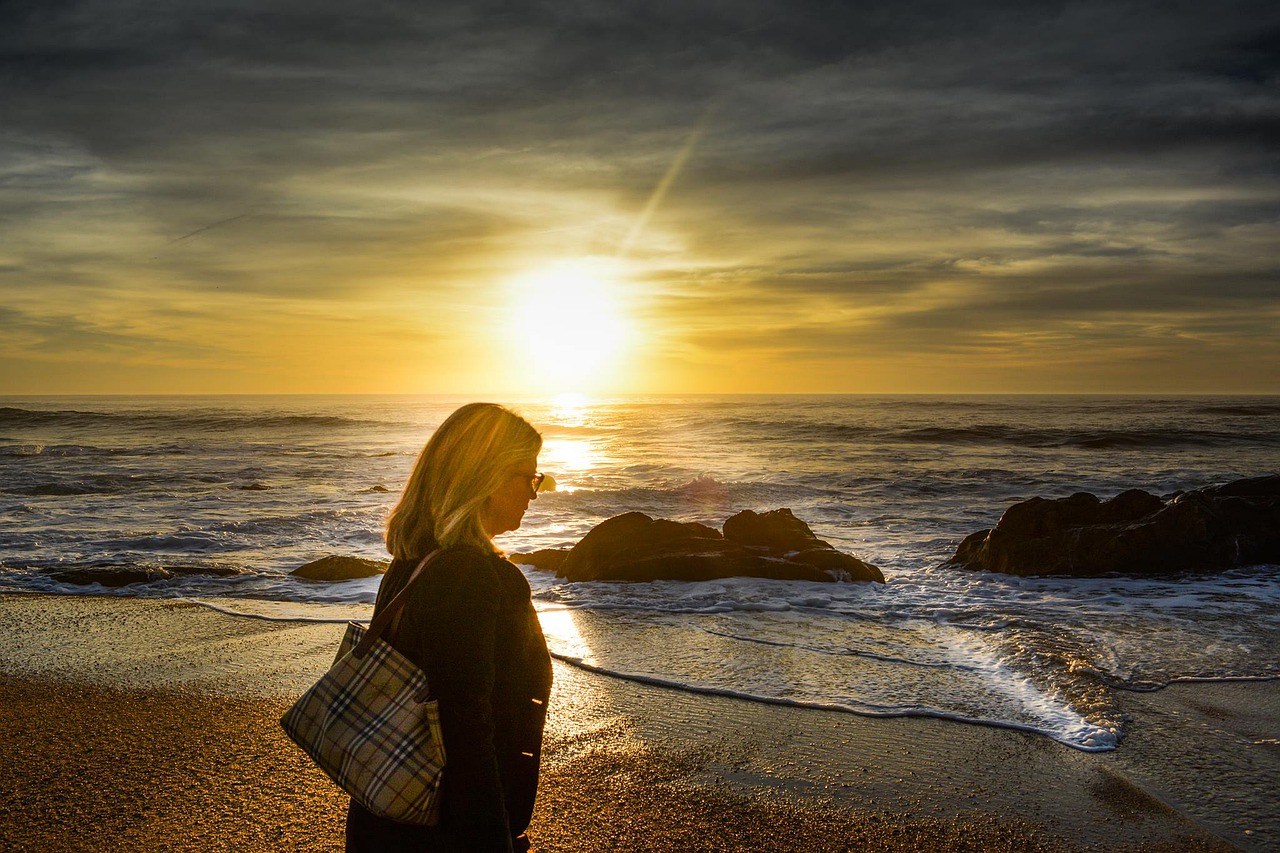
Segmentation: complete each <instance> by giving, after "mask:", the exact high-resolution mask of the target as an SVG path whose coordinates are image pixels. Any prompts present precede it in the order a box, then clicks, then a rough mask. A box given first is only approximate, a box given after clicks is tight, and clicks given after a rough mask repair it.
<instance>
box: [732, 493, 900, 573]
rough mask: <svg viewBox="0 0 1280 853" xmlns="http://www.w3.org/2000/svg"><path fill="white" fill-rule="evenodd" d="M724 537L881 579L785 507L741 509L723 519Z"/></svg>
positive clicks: (826, 568) (813, 563)
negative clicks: (820, 536)
mask: <svg viewBox="0 0 1280 853" xmlns="http://www.w3.org/2000/svg"><path fill="white" fill-rule="evenodd" d="M724 538H725V539H727V540H729V541H730V542H736V543H738V544H739V545H744V546H747V547H748V548H751V549H755V548H767V549H769V550H771V551H777V552H782V553H783V554H784V555H785V556H786V558H787V559H789V560H793V561H795V562H798V563H804V564H806V565H810V566H814V567H815V568H819V569H822V570H824V571H830V572H836V573H845V574H847V575H848V576H849V579H850V580H856V581H876V582H878V583H884V574H883V573H881V571H880V569H878V568H877V567H875V566H873V565H871V564H870V563H864V562H863V561H862V560H859V559H858V558H857V557H854V556H851V555H849V554H845V553H843V552H841V551H837V550H836V549H835V548H834V547H832V546H831V545H830V544H829V543H827V542H824V541H823V540H821V539H819V538H818V537H817V536H816V535H815V534H814V532H813V531H812V530H811V529H810V528H809V525H807V524H805V523H804V522H803V521H801V520H800V519H798V518H796V517H795V514H794V513H793V512H791V510H789V509H786V508H783V509H774V510H770V511H769V512H765V513H757V512H752V511H751V510H749V509H747V510H743V511H742V512H740V513H738V514H737V515H735V516H733V517H731V518H729V519H727V520H726V521H725V523H724Z"/></svg>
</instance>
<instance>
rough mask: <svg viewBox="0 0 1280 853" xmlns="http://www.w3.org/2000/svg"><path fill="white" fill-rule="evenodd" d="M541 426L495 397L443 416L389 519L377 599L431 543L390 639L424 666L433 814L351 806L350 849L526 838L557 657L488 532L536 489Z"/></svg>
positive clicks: (476, 845)
mask: <svg viewBox="0 0 1280 853" xmlns="http://www.w3.org/2000/svg"><path fill="white" fill-rule="evenodd" d="M541 449H542V436H540V435H539V434H538V433H537V431H536V430H535V429H534V428H533V427H532V426H530V425H529V424H528V423H527V422H526V421H525V420H524V419H523V418H521V417H519V416H518V415H515V414H513V413H512V412H510V411H508V410H507V409H504V408H502V407H501V406H496V405H493V404H492V403H471V404H469V405H466V406H463V407H462V408H460V409H458V410H457V411H456V412H454V413H453V414H452V415H450V416H449V417H448V419H447V420H445V422H444V423H443V424H441V425H440V428H439V429H437V430H436V432H435V434H434V435H432V436H431V440H430V441H428V442H427V446H426V447H425V448H423V451H422V453H421V455H419V456H418V461H417V464H415V465H414V468H413V473H412V475H410V477H409V482H408V483H407V484H406V485H405V487H404V494H403V495H402V496H401V497H400V502H399V503H398V504H397V505H396V508H395V509H394V510H392V512H391V517H390V519H389V520H388V522H387V550H389V551H390V552H391V555H392V556H393V557H394V560H393V561H392V563H391V568H390V569H388V570H387V574H386V577H385V578H383V581H382V588H381V590H380V591H379V592H378V603H377V605H376V606H375V608H374V612H375V613H376V612H377V611H378V610H379V609H380V608H381V607H383V606H385V605H386V603H387V602H389V601H390V600H391V599H392V598H393V597H394V596H395V594H396V593H397V592H399V591H400V590H401V589H402V588H403V587H404V584H405V583H406V582H407V581H408V579H409V576H410V575H411V574H412V573H413V570H414V568H415V567H416V566H417V565H418V563H419V561H421V559H422V558H423V557H425V556H427V555H428V554H430V553H432V552H433V551H435V550H436V549H438V548H439V549H442V550H441V553H440V554H439V555H438V556H437V557H436V558H435V559H434V560H433V561H432V562H431V563H430V564H429V565H428V566H427V568H426V569H425V570H424V571H423V574H422V576H421V577H419V578H418V580H417V581H416V582H415V583H414V588H413V590H412V591H411V592H410V593H409V601H408V603H407V604H406V605H405V607H404V610H403V612H402V613H401V616H400V624H399V626H398V627H397V628H396V629H395V633H394V636H393V637H392V638H391V644H392V645H393V646H395V647H396V648H397V649H398V650H399V651H400V652H401V653H403V654H404V655H405V656H406V657H408V658H409V659H410V660H411V661H413V662H414V663H416V664H417V665H418V666H420V667H422V669H423V671H424V672H425V673H426V675H427V679H428V682H429V684H430V686H431V692H432V694H433V696H434V698H435V699H436V700H437V701H438V702H439V707H440V724H441V728H442V730H443V733H444V751H445V770H444V783H443V788H442V806H441V817H440V823H439V825H437V826H415V825H410V824H404V823H397V822H395V821H391V820H387V819H385V818H380V817H377V816H376V815H374V814H372V813H371V812H369V811H368V810H366V809H364V808H363V807H361V806H360V805H359V804H358V803H356V802H354V801H353V802H352V803H351V806H350V808H349V809H348V811H347V850H348V851H379V853H383V851H397V850H468V851H471V850H484V851H488V850H497V851H517V853H518V851H522V850H528V849H529V842H528V840H527V839H526V837H525V835H524V832H525V829H526V828H527V827H528V825H529V818H530V816H531V815H532V813H533V800H534V795H535V794H536V793H537V787H538V764H539V760H540V757H541V754H542V728H543V722H544V720H545V717H546V709H547V698H548V696H549V694H550V692H551V658H550V656H549V655H548V654H547V644H546V641H545V640H544V639H543V636H542V630H541V627H540V626H539V624H538V616H537V613H535V612H534V609H533V602H532V601H531V600H530V590H529V582H528V581H527V580H525V578H524V575H523V574H521V573H520V570H519V569H517V568H516V567H515V566H514V565H512V564H511V563H509V562H507V561H506V560H505V559H503V557H502V555H501V553H500V552H499V551H498V550H497V549H496V547H495V546H494V544H493V541H492V538H493V537H494V536H496V535H498V534H499V533H504V532H506V531H509V530H515V529H516V528H518V527H519V526H520V520H521V518H522V517H523V516H524V513H525V510H526V509H528V507H529V501H531V500H534V499H535V498H536V497H537V490H538V486H539V485H541V483H542V475H541V474H538V473H537V462H538V452H539V451H540V450H541Z"/></svg>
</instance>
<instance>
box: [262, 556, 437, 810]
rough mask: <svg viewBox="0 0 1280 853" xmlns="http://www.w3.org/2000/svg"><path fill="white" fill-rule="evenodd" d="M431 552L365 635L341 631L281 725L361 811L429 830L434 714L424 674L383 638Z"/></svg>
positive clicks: (352, 626)
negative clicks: (328, 661) (322, 668)
mask: <svg viewBox="0 0 1280 853" xmlns="http://www.w3.org/2000/svg"><path fill="white" fill-rule="evenodd" d="M438 553H439V551H436V552H433V553H432V554H431V555H429V556H427V557H426V558H425V559H423V560H422V562H421V563H419V564H418V566H417V568H416V569H414V571H413V575H412V576H411V577H410V578H409V582H408V583H406V584H405V586H404V589H402V590H401V591H400V592H399V594H397V595H396V597H395V598H393V599H392V600H391V601H390V602H389V603H388V604H387V606H386V608H385V609H384V610H383V611H382V612H381V613H379V614H378V617H377V618H376V619H374V620H373V622H372V624H370V625H369V628H368V630H366V629H365V628H363V627H361V626H360V625H358V624H356V623H355V622H351V623H349V624H348V625H347V632H346V634H345V635H344V636H343V638H342V643H341V645H340V646H339V647H338V656H337V658H336V659H335V660H334V662H333V666H332V667H330V669H329V671H328V672H326V673H325V674H324V675H323V676H321V677H320V680H319V681H317V682H316V683H315V684H314V685H312V686H311V688H310V689H309V690H307V692H306V693H304V694H302V697H301V698H299V699H298V701H297V702H295V703H294V704H293V707H291V708H290V709H289V710H288V711H286V712H285V715H284V716H283V717H282V718H281V719H280V725H281V726H283V727H284V730H285V733H286V734H287V735H288V736H289V738H290V739H291V740H292V741H293V742H294V743H296V744H297V745H298V746H300V747H302V749H303V751H304V752H306V753H307V755H309V756H311V758H312V760H313V761H315V763H316V764H318V765H320V769H322V770H324V772H325V773H328V774H329V776H330V778H332V779H333V781H335V782H337V783H338V785H340V786H341V787H342V789H343V790H345V791H346V792H347V793H348V794H350V795H351V796H352V797H353V798H355V800H356V802H358V803H360V805H362V806H364V807H365V808H366V809H368V810H369V811H371V812H373V813H374V814H376V815H378V816H379V817H385V818H390V819H391V820H398V821H401V822H403V823H414V824H424V825H428V826H433V825H435V824H436V823H438V822H439V820H440V782H441V780H442V778H443V777H444V765H445V756H444V740H443V739H442V737H441V734H440V711H439V707H438V705H437V704H436V702H435V700H433V699H431V698H430V691H429V688H428V685H427V676H426V674H425V673H424V672H423V671H422V670H421V669H419V668H418V667H417V665H415V664H414V663H412V662H411V661H410V660H409V659H408V658H406V657H405V656H404V655H402V654H400V652H398V651H396V650H395V649H394V648H393V647H392V645H391V644H390V643H388V642H387V641H386V640H384V639H382V635H383V633H384V632H385V631H386V630H387V628H388V627H389V626H390V625H391V624H392V623H393V622H395V621H396V617H398V616H399V614H400V610H401V609H402V608H403V607H404V604H405V602H406V601H407V600H408V597H407V594H408V592H409V589H410V587H412V586H413V582H414V581H415V580H417V579H418V576H419V575H421V574H422V570H423V569H424V568H426V566H427V564H428V563H429V562H430V561H431V560H432V558H433V557H435V556H436V554H438Z"/></svg>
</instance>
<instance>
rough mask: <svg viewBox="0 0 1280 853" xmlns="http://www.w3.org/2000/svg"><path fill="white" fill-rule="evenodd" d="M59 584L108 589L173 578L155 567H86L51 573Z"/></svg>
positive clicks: (163, 570)
mask: <svg viewBox="0 0 1280 853" xmlns="http://www.w3.org/2000/svg"><path fill="white" fill-rule="evenodd" d="M49 574H50V575H51V576H52V577H53V579H54V580H56V581H58V582H59V583H71V584H76V585H78V586H88V585H89V584H95V583H100V584H102V585H103V586H107V587H118V586H128V585H129V584H132V583H152V582H154V581H167V580H169V579H170V578H172V577H173V574H172V573H171V572H168V571H166V570H165V569H161V568H155V567H141V566H115V565H109V566H108V565H102V566H85V567H82V568H78V569H62V570H60V571H56V572H50V573H49Z"/></svg>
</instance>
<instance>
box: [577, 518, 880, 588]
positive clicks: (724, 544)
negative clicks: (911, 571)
mask: <svg viewBox="0 0 1280 853" xmlns="http://www.w3.org/2000/svg"><path fill="white" fill-rule="evenodd" d="M782 512H785V513H786V515H787V516H788V517H790V519H791V521H793V522H796V523H798V524H799V525H801V526H802V527H803V528H804V530H805V531H808V526H807V525H804V522H802V521H799V519H796V518H795V517H794V516H793V515H791V513H790V510H785V511H782ZM753 515H754V513H753ZM765 515H766V516H770V515H774V514H773V513H765ZM761 517H763V516H757V518H761ZM770 521H771V522H772V521H773V520H772V519H771V520H770ZM779 523H780V524H786V525H787V526H788V528H789V529H790V528H791V527H794V525H791V524H790V522H779ZM745 524H746V526H745V527H743V529H752V528H750V521H749V520H746V521H745ZM736 526H742V525H736ZM765 526H766V527H767V526H768V524H766V525H765ZM728 527H729V525H728V523H726V528H728ZM808 533H809V536H810V537H811V539H807V540H805V542H804V544H806V545H808V546H810V547H808V548H807V549H805V550H803V551H799V552H797V551H796V549H789V550H783V549H780V548H774V547H771V546H769V545H767V544H750V545H748V544H743V543H741V542H734V541H730V540H729V539H728V538H727V537H726V536H723V535H721V533H720V531H718V530H716V529H715V528H713V527H708V526H707V525H705V524H699V523H698V522H679V521H671V520H668V519H662V518H658V519H654V518H650V517H649V516H647V515H645V514H644V513H640V512H629V513H626V514H624V515H619V516H615V517H613V518H611V519H609V520H607V521H604V522H601V523H600V524H598V525H596V526H595V527H594V528H593V529H592V530H591V531H590V532H589V533H587V535H586V536H584V537H583V538H582V540H581V541H580V542H578V544H577V545H575V546H573V548H572V549H571V550H570V551H569V553H568V555H567V556H566V557H565V558H564V561H563V562H562V563H561V564H560V567H559V568H558V569H557V570H556V574H557V575H559V576H560V577H562V578H565V579H567V580H570V581H596V580H610V581H641V582H643V581H653V580H682V581H701V580H713V579H716V578H727V577H762V578H774V579H778V580H807V581H833V580H879V581H881V582H883V580H884V576H883V575H882V574H880V570H879V569H876V568H875V567H874V566H870V565H868V564H866V563H863V562H862V561H860V560H858V559H856V558H854V557H851V556H849V555H848V554H841V553H840V552H838V551H836V550H835V549H833V548H831V546H830V545H827V543H825V542H822V540H820V539H818V538H817V537H815V536H813V534H812V531H808ZM748 538H750V536H748ZM815 551H820V552H822V553H821V555H818V556H811V555H812V553H813V552H815ZM802 557H807V559H802Z"/></svg>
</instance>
